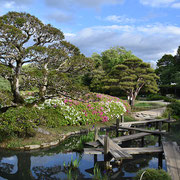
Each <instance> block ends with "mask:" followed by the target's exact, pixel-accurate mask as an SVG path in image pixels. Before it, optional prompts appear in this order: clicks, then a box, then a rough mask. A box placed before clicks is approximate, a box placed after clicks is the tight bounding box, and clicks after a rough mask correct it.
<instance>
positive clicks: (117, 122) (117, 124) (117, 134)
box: [116, 119, 119, 137]
mask: <svg viewBox="0 0 180 180" xmlns="http://www.w3.org/2000/svg"><path fill="white" fill-rule="evenodd" d="M118 136H119V119H116V137H118Z"/></svg>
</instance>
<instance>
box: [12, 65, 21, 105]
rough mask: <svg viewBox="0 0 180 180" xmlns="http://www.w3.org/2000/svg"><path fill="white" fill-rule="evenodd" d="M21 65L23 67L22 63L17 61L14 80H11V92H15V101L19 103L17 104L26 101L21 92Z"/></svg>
mask: <svg viewBox="0 0 180 180" xmlns="http://www.w3.org/2000/svg"><path fill="white" fill-rule="evenodd" d="M21 67H22V64H21V63H17V67H16V69H15V74H14V76H13V78H12V80H10V84H11V92H12V93H13V98H14V99H13V102H14V103H17V104H23V103H24V99H23V97H22V96H21V95H20V92H19V75H20V72H21Z"/></svg>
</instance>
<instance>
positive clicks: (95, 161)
mask: <svg viewBox="0 0 180 180" xmlns="http://www.w3.org/2000/svg"><path fill="white" fill-rule="evenodd" d="M96 163H97V154H94V166H95V165H96Z"/></svg>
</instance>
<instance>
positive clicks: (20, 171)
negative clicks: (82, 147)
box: [0, 137, 166, 180]
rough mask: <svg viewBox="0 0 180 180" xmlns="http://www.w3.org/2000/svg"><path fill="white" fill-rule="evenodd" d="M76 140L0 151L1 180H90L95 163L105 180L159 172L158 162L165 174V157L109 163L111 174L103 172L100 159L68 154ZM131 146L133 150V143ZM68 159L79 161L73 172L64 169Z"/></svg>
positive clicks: (102, 162) (138, 158)
mask: <svg viewBox="0 0 180 180" xmlns="http://www.w3.org/2000/svg"><path fill="white" fill-rule="evenodd" d="M78 139H79V137H71V138H69V139H67V140H65V141H64V142H63V143H62V144H60V145H59V146H57V147H55V148H51V149H48V150H41V151H34V152H13V151H7V150H0V180H4V179H13V180H14V179H15V180H18V179H20V180H31V179H47V180H48V179H54V180H55V179H61V180H64V179H82V180H83V179H93V177H94V171H93V169H94V166H95V163H96V162H97V165H98V169H99V170H100V172H101V173H100V174H101V175H102V176H103V175H104V176H105V174H106V175H108V179H121V180H123V179H133V177H134V176H135V175H136V173H137V171H138V170H140V169H145V168H148V167H150V168H155V169H158V166H159V165H160V164H159V163H161V162H162V168H163V169H164V170H166V165H165V160H164V157H163V160H162V161H161V162H160V161H159V157H160V156H159V155H158V153H156V154H151V155H135V156H133V159H130V160H123V163H122V164H121V165H120V166H118V165H116V164H115V163H113V162H112V171H105V169H104V156H103V155H97V156H94V155H85V154H81V153H77V152H70V151H71V149H73V146H75V145H76V144H77V142H78ZM150 139H151V140H152V139H153V138H150ZM153 141H154V139H153ZM137 143H138V142H137ZM131 144H132V145H133V146H136V144H135V142H134V143H131ZM124 146H127V144H125V145H124ZM71 159H73V161H74V160H75V159H77V160H79V167H78V168H77V169H75V170H72V171H71V170H70V168H68V167H67V165H68V163H70V162H71ZM64 164H65V165H66V166H64ZM95 175H98V174H95ZM72 176H73V177H74V178H72Z"/></svg>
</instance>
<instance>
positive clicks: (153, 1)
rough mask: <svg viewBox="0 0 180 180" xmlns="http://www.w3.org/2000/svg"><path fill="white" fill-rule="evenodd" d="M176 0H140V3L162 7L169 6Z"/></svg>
mask: <svg viewBox="0 0 180 180" xmlns="http://www.w3.org/2000/svg"><path fill="white" fill-rule="evenodd" d="M175 1H176V0H140V3H141V4H143V5H148V6H152V7H162V6H165V7H166V6H170V5H171V4H172V3H174V2H175Z"/></svg>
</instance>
